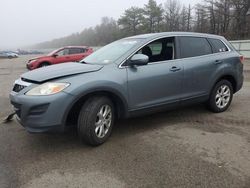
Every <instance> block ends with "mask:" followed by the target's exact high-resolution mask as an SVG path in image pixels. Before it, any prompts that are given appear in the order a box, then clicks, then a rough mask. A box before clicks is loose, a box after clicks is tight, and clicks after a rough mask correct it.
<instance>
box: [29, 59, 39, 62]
mask: <svg viewBox="0 0 250 188" xmlns="http://www.w3.org/2000/svg"><path fill="white" fill-rule="evenodd" d="M35 61H37V59H33V60H30V61H28V63H33V62H35Z"/></svg>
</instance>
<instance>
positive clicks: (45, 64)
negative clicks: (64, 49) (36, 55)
mask: <svg viewBox="0 0 250 188" xmlns="http://www.w3.org/2000/svg"><path fill="white" fill-rule="evenodd" d="M49 65H50V64H49V63H47V62H44V63H41V64H40V65H39V66H38V67H39V68H42V67H47V66H49Z"/></svg>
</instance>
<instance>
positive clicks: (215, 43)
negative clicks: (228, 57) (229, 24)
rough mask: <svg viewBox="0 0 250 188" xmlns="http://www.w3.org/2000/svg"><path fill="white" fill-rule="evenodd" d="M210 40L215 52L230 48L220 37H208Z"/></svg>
mask: <svg viewBox="0 0 250 188" xmlns="http://www.w3.org/2000/svg"><path fill="white" fill-rule="evenodd" d="M208 40H209V42H210V43H211V44H212V46H213V52H214V53H218V52H226V51H228V48H227V47H226V45H225V44H224V43H223V42H222V41H221V40H219V39H208Z"/></svg>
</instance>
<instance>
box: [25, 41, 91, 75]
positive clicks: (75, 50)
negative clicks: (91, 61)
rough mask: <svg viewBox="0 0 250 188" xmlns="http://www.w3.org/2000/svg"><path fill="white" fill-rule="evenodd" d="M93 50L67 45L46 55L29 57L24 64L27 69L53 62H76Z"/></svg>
mask: <svg viewBox="0 0 250 188" xmlns="http://www.w3.org/2000/svg"><path fill="white" fill-rule="evenodd" d="M92 52H93V49H92V48H90V47H87V46H67V47H63V48H60V49H57V50H54V51H53V52H51V53H49V54H48V55H45V56H41V57H36V58H33V59H30V60H29V61H28V62H27V64H26V66H27V68H28V69H29V70H33V69H36V68H41V67H46V66H49V65H53V64H59V63H67V62H78V61H80V60H81V59H83V58H84V57H87V56H88V55H90V54H91V53H92Z"/></svg>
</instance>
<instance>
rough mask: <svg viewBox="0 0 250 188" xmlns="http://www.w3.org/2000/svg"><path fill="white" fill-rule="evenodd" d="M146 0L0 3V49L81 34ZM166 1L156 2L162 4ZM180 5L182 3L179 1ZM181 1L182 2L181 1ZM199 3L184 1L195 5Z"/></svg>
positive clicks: (13, 0)
mask: <svg viewBox="0 0 250 188" xmlns="http://www.w3.org/2000/svg"><path fill="white" fill-rule="evenodd" d="M147 2H148V0H136V1H135V0H106V1H104V0H0V48H18V47H24V46H27V45H32V44H35V43H39V42H43V41H48V40H51V39H54V38H59V37H63V36H67V35H69V34H71V33H74V32H80V31H82V30H83V29H84V28H87V27H92V26H95V25H96V24H98V23H100V20H101V18H102V17H104V16H108V17H113V18H115V19H118V18H119V17H120V16H121V15H122V13H123V12H124V10H125V9H127V8H129V7H131V6H139V7H143V5H144V4H146V3H147ZM164 2H165V0H157V3H162V4H164ZM181 2H182V1H181ZM183 2H184V1H183ZM197 2H199V1H198V0H185V3H186V4H189V3H190V4H195V3H197Z"/></svg>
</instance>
